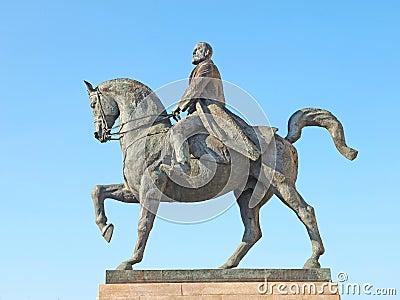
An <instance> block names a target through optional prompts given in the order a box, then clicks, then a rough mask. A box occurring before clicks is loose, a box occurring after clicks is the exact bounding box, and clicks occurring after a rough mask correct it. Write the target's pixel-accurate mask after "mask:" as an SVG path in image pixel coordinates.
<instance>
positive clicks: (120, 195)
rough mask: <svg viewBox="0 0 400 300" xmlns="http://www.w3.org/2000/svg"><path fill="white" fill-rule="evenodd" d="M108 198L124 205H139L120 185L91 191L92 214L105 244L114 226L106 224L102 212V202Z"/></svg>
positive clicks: (128, 191)
mask: <svg viewBox="0 0 400 300" xmlns="http://www.w3.org/2000/svg"><path fill="white" fill-rule="evenodd" d="M107 198H110V199H115V200H118V201H121V202H125V203H139V201H137V199H135V197H134V196H133V195H132V193H131V191H130V190H129V189H128V188H126V186H125V185H124V184H123V183H121V184H109V185H96V186H95V187H94V188H93V191H92V199H93V205H94V213H95V215H96V224H97V226H98V227H99V229H100V231H101V235H102V236H103V237H104V239H105V240H106V241H107V242H110V240H111V237H112V234H113V231H114V225H113V224H111V223H110V224H107V217H106V213H105V210H104V200H105V199H107Z"/></svg>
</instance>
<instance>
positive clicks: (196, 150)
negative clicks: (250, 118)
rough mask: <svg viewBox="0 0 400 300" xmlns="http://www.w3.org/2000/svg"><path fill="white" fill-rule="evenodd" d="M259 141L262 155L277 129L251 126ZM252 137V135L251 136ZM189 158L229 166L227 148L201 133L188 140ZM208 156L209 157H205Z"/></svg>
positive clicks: (229, 158)
mask: <svg viewBox="0 0 400 300" xmlns="http://www.w3.org/2000/svg"><path fill="white" fill-rule="evenodd" d="M252 128H253V130H254V133H255V135H256V136H257V139H258V141H259V148H260V150H261V154H264V152H265V151H266V149H267V148H268V145H269V144H270V143H271V141H272V140H273V137H274V134H275V132H277V131H278V128H275V127H269V126H252ZM253 136H254V135H253ZM188 142H189V152H190V156H191V157H192V158H195V159H200V158H201V157H202V159H205V160H213V161H215V162H217V163H220V164H230V162H231V157H230V154H229V148H228V147H227V146H226V145H225V144H224V143H223V142H222V141H220V140H219V139H217V138H216V137H214V136H212V135H209V134H205V133H201V134H196V135H194V136H191V137H190V138H189V139H188ZM207 155H209V156H207Z"/></svg>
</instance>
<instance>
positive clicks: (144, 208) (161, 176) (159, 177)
mask: <svg viewBox="0 0 400 300" xmlns="http://www.w3.org/2000/svg"><path fill="white" fill-rule="evenodd" d="M151 175H152V177H153V178H151V176H150V175H144V176H143V178H142V181H141V185H140V191H139V197H140V215H139V223H138V238H137V241H136V246H135V250H134V252H133V255H132V258H130V259H128V260H126V261H124V262H122V263H121V264H120V265H119V266H118V267H117V270H132V265H134V264H136V263H139V262H141V261H142V259H143V254H144V250H145V247H146V243H147V240H148V238H149V234H150V231H151V229H152V228H153V224H154V219H155V217H156V214H157V210H158V207H159V204H160V201H161V198H162V196H163V191H164V189H165V185H166V180H167V177H166V175H165V173H162V172H157V173H155V172H154V173H153V174H151Z"/></svg>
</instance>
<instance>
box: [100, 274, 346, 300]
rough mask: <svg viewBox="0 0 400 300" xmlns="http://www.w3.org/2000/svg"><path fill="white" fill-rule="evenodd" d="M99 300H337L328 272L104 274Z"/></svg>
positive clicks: (336, 291)
mask: <svg viewBox="0 0 400 300" xmlns="http://www.w3.org/2000/svg"><path fill="white" fill-rule="evenodd" d="M97 299H98V300H128V299H129V300H156V299H157V300H167V299H168V300H172V299H174V300H175V299H177V300H179V299H182V300H189V299H193V300H194V299H199V300H200V299H205V300H234V299H235V300H239V299H240V300H242V299H243V300H253V299H254V300H255V299H257V300H258V299H269V300H280V299H282V300H312V299H313V300H314V299H315V300H317V299H327V300H339V299H340V296H339V294H338V286H337V283H333V282H331V281H330V270H329V269H313V270H301V269H300V270H266V269H233V270H148V271H147V270H146V271H137V270H135V271H107V276H106V284H100V285H99V294H98V298H97Z"/></svg>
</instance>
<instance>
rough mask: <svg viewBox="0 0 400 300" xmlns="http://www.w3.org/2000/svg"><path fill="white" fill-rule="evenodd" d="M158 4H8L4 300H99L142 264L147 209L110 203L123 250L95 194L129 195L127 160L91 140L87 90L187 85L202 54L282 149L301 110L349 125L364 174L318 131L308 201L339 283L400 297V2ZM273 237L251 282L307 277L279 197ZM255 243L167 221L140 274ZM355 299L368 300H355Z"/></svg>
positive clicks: (225, 227) (303, 178) (235, 221)
mask: <svg viewBox="0 0 400 300" xmlns="http://www.w3.org/2000/svg"><path fill="white" fill-rule="evenodd" d="M149 2H150V3H147V2H144V1H138V3H134V2H133V1H107V2H106V1H85V2H83V1H69V2H65V3H61V2H60V3H58V2H55V1H34V2H32V1H13V2H11V1H8V2H6V3H3V4H2V9H1V11H0V37H1V40H0V85H1V91H2V92H1V96H0V103H1V116H2V139H1V147H0V176H1V177H0V178H1V180H0V189H1V198H2V201H1V203H2V208H1V212H2V213H1V217H0V228H1V229H2V234H1V242H0V245H1V247H0V249H1V250H0V254H1V259H0V299H2V300H6V299H7V300H14V299H15V300H22V299H31V300H33V299H40V300H50V299H60V300H61V299H62V300H64V299H75V300H79V299H94V298H95V296H96V293H97V284H99V283H102V282H104V275H105V270H106V269H112V268H115V267H116V266H117V265H118V264H119V263H120V262H121V261H122V260H124V259H126V258H128V257H129V255H131V253H132V250H133V246H134V242H135V239H136V226H137V218H138V212H139V207H138V206H135V205H126V204H121V203H116V202H113V201H109V202H108V203H107V204H106V208H107V213H108V216H109V219H110V221H112V222H113V223H114V225H115V226H116V229H115V233H114V237H113V240H112V242H111V244H106V243H105V241H104V240H103V239H102V237H101V236H100V234H99V232H98V229H97V227H96V225H95V223H94V213H93V208H92V202H91V198H90V192H91V189H92V187H93V186H94V185H95V184H100V183H104V184H107V183H118V182H121V180H122V175H121V153H120V150H119V145H118V143H110V144H105V145H103V144H100V143H99V142H98V141H97V140H95V139H94V138H93V117H92V113H91V110H90V107H89V99H88V96H87V93H86V90H85V86H84V85H83V82H82V81H83V80H84V79H86V80H89V81H91V82H92V83H93V84H95V85H97V84H99V83H101V82H103V81H105V80H108V79H112V78H117V77H130V78H133V79H136V80H139V81H141V82H143V83H145V84H147V85H148V86H150V87H151V88H152V89H153V90H155V89H158V88H160V87H161V86H163V85H165V84H168V83H169V82H172V81H175V80H179V79H183V78H186V77H187V76H188V74H189V73H190V71H191V69H192V65H191V63H190V62H191V53H192V49H193V46H194V44H195V43H196V42H198V41H208V42H209V43H210V44H211V45H212V46H213V48H214V57H213V58H214V62H215V63H216V64H217V66H218V67H219V70H220V72H221V75H222V78H223V79H225V80H227V81H229V82H232V83H234V84H236V85H238V86H240V87H241V88H243V89H245V90H246V91H247V92H248V93H249V94H250V95H252V96H253V97H254V98H255V99H256V100H257V101H258V102H259V104H260V106H261V107H262V108H263V110H264V112H265V114H266V115H267V116H268V119H269V120H270V122H271V124H272V125H273V126H275V127H279V129H280V131H279V132H280V133H281V135H285V134H286V126H287V120H288V118H289V117H290V115H291V114H292V113H293V112H295V111H296V110H297V109H300V108H303V107H320V108H325V109H328V110H330V111H332V112H333V113H334V114H335V115H336V116H337V117H338V118H339V119H340V120H341V121H342V123H343V125H344V128H345V132H346V137H347V141H348V144H349V145H350V146H352V147H354V148H356V149H358V150H359V152H360V153H359V157H358V158H357V159H356V160H355V161H353V162H350V161H348V160H346V159H345V158H344V157H342V156H341V155H340V154H339V153H338V152H337V150H336V149H335V148H334V146H333V143H332V141H331V139H330V137H329V135H328V133H327V132H326V131H325V130H323V129H317V128H306V129H305V130H304V132H303V136H302V138H301V140H300V141H299V142H297V143H296V144H295V146H296V148H297V149H298V152H299V161H300V162H299V178H298V181H297V187H298V190H299V191H300V193H301V194H302V195H303V197H304V198H305V199H306V201H307V202H308V203H310V204H311V205H313V206H314V208H315V210H316V214H317V218H318V222H319V227H320V232H321V234H322V237H323V240H324V243H325V247H326V254H325V255H324V256H322V257H321V264H322V266H323V267H330V268H331V269H332V274H333V279H336V278H335V274H337V273H338V272H341V271H345V272H347V273H348V275H349V282H357V283H360V284H362V283H367V282H368V283H372V284H373V285H374V286H375V287H377V288H392V287H394V288H397V289H398V292H400V285H399V284H398V279H397V276H398V271H397V270H398V268H399V267H400V264H399V254H398V253H399V250H400V249H399V248H400V247H399V234H398V231H399V222H398V220H399V218H398V213H399V211H400V204H399V199H400V198H399V195H398V182H397V181H398V178H399V175H398V170H399V168H400V160H399V159H398V148H399V146H400V143H399V138H398V133H399V132H400V125H399V121H398V115H399V109H400V106H399V104H398V103H399V100H400V98H399V96H400V90H399V89H400V84H399V82H400V81H399V80H400V71H399V70H400V55H399V53H400V39H399V28H400V19H399V13H400V4H399V2H398V1H394V0H386V1H358V0H354V1H344V0H337V1H329V2H328V1H246V2H239V1H238V2H235V1H220V2H218V3H214V2H213V1H201V2H188V1H166V2H162V1H149ZM227 101H228V102H229V99H228V100H227ZM229 197H233V195H230V196H229ZM261 225H262V229H263V238H262V240H261V241H259V242H258V243H257V245H256V246H255V247H254V248H253V249H252V250H251V251H250V253H249V254H248V255H247V256H246V257H245V258H244V259H243V261H242V263H241V264H240V267H242V268H299V267H301V266H302V265H303V263H304V262H305V260H306V259H307V258H308V256H309V254H310V252H311V249H310V248H311V247H310V245H309V240H308V237H307V234H306V231H305V229H304V227H303V225H302V224H301V223H300V222H299V221H298V220H297V218H296V217H295V215H294V214H293V213H292V212H291V211H289V210H288V209H287V208H286V207H285V206H284V205H283V204H282V203H280V201H279V200H278V199H277V198H273V199H271V201H270V202H269V203H268V204H266V205H265V206H264V208H263V209H262V212H261ZM241 236H242V225H241V221H240V217H239V212H238V208H237V207H236V206H233V207H232V208H231V209H230V210H228V211H227V212H226V213H225V214H223V215H221V216H219V217H218V218H215V219H213V220H211V221H208V222H204V223H201V224H196V225H182V224H175V223H170V222H166V221H164V220H160V219H158V220H156V223H155V227H154V229H153V231H152V233H151V236H150V240H149V243H148V246H147V250H146V253H145V257H144V260H143V262H142V263H140V264H139V265H137V266H136V268H137V269H160V268H163V269H179V268H214V267H218V266H219V265H221V264H222V263H224V262H225V260H226V259H227V258H228V257H229V256H230V255H231V253H232V252H233V250H234V249H235V248H236V246H237V244H238V243H239V242H240V240H241ZM352 298H354V299H363V298H364V297H363V296H357V297H356V296H343V299H352ZM365 298H366V299H367V298H369V297H366V296H365ZM383 298H385V297H382V299H383ZM388 298H389V299H392V298H393V297H392V298H390V297H388Z"/></svg>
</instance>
